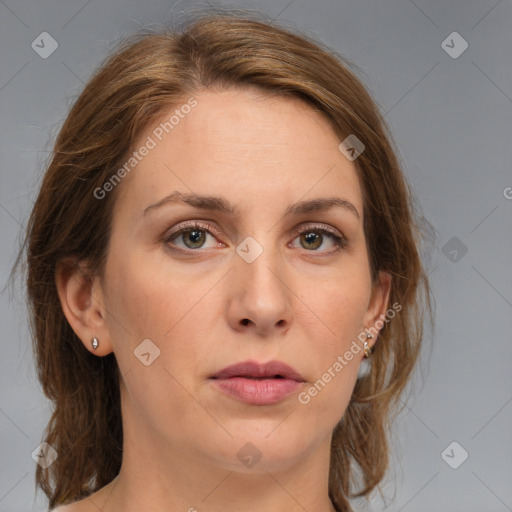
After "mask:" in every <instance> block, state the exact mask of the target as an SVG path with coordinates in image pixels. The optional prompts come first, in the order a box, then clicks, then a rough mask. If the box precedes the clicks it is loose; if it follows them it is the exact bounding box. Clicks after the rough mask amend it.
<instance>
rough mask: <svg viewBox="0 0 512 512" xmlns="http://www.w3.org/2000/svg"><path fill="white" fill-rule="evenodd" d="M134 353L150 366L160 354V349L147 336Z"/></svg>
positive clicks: (145, 364)
mask: <svg viewBox="0 0 512 512" xmlns="http://www.w3.org/2000/svg"><path fill="white" fill-rule="evenodd" d="M133 353H134V354H135V357H136V358H137V359H138V360H139V361H140V362H141V363H142V364H143V365H144V366H149V365H150V364H153V362H154V361H155V359H156V358H157V357H159V356H160V349H159V348H158V347H157V346H156V345H155V344H154V343H153V342H152V341H151V340H150V339H149V338H146V339H145V340H144V341H142V342H141V343H140V344H139V345H138V346H137V348H136V349H135V350H134V351H133Z"/></svg>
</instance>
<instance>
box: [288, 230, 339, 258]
mask: <svg viewBox="0 0 512 512" xmlns="http://www.w3.org/2000/svg"><path fill="white" fill-rule="evenodd" d="M297 238H298V239H299V240H300V244H301V246H302V247H303V248H304V249H312V250H313V251H316V250H317V249H319V248H320V247H321V246H322V245H324V241H325V239H326V238H327V239H330V240H331V247H330V248H329V247H328V248H327V249H326V250H325V252H327V250H329V249H332V248H333V247H336V248H337V250H339V249H343V248H344V247H345V246H346V240H345V238H343V237H341V236H339V235H337V234H336V233H331V232H330V231H328V230H326V229H324V228H310V229H305V230H303V231H301V232H300V233H299V234H298V236H297ZM294 240H296V239H294ZM294 247H296V246H294ZM321 252H324V251H321Z"/></svg>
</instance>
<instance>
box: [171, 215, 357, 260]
mask: <svg viewBox="0 0 512 512" xmlns="http://www.w3.org/2000/svg"><path fill="white" fill-rule="evenodd" d="M194 229H197V230H200V231H206V232H208V233H209V234H210V235H212V236H219V235H220V233H219V231H218V230H217V229H216V228H215V227H214V226H212V225H211V224H208V223H204V222H199V221H193V222H190V223H188V224H186V225H182V226H181V228H180V229H179V230H177V231H173V232H172V233H170V234H168V235H166V236H165V240H164V241H165V243H166V244H170V243H171V241H172V240H174V239H176V238H178V237H179V236H180V235H182V234H183V233H186V232H187V231H192V230H194ZM309 232H315V233H320V234H322V235H328V236H329V237H331V238H332V240H334V242H335V244H336V245H337V247H336V248H335V249H331V250H329V251H317V250H308V249H303V250H304V251H306V252H310V253H315V252H318V253H326V254H327V255H332V254H334V253H337V252H339V251H341V250H343V249H346V247H347V246H348V240H347V239H346V238H345V237H344V236H340V235H339V234H338V233H337V232H336V231H334V230H332V228H329V227H327V226H325V225H312V226H307V227H306V228H304V229H300V230H296V231H295V233H294V238H293V240H295V238H297V237H298V236H300V235H302V234H304V233H309ZM172 245H174V244H172ZM169 248H170V249H171V250H172V251H175V252H180V253H182V254H191V253H195V252H202V251H204V250H205V249H201V248H199V249H182V248H181V247H176V246H174V247H169Z"/></svg>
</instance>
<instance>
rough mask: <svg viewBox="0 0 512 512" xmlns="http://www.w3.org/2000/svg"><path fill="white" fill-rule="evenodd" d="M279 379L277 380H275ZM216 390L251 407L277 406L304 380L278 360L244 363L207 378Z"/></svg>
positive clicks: (228, 367)
mask: <svg viewBox="0 0 512 512" xmlns="http://www.w3.org/2000/svg"><path fill="white" fill-rule="evenodd" d="M276 376H280V378H276ZM210 380H211V381H212V383H213V385H215V386H216V387H217V388H218V389H219V391H221V392H223V393H224V394H227V395H229V396H231V397H233V398H235V399H237V400H239V401H241V402H245V403H247V404H251V405H271V404H274V403H277V402H279V401H281V400H283V399H284V398H286V397H287V396H289V395H291V394H292V393H294V392H295V391H297V389H299V388H300V387H301V385H302V383H303V382H304V378H303V377H302V375H300V373H298V372H297V371H296V370H295V369H293V368H292V367H291V366H289V365H287V364H286V363H283V362H281V361H269V362H268V363H261V364H260V363H258V362H256V361H244V362H242V363H237V364H233V365H231V366H227V367H226V368H224V369H223V370H221V371H220V372H218V373H216V374H215V375H212V376H211V377H210Z"/></svg>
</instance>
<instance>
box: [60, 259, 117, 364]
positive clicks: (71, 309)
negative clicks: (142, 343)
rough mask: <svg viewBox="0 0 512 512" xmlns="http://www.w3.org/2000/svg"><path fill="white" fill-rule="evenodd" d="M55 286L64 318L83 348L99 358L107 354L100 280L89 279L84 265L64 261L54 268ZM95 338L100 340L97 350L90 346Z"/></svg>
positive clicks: (106, 333) (107, 333) (96, 277)
mask: <svg viewBox="0 0 512 512" xmlns="http://www.w3.org/2000/svg"><path fill="white" fill-rule="evenodd" d="M55 283H56V286H57V292H58V294H59V299H60V303H61V306H62V310H63V312H64V315H65V317H66V318H67V321H68V322H69V325H70V326H71V328H72V329H73V331H75V334H76V335H77V336H78V337H79V338H80V339H81V340H82V343H83V344H84V346H85V348H86V349H87V350H89V351H90V352H91V353H93V354H94V355H98V356H106V355H107V354H110V353H111V352H112V343H111V339H110V334H109V331H108V328H107V324H106V310H105V306H104V294H103V290H102V286H101V282H100V279H99V277H98V276H93V275H92V273H91V272H90V270H89V269H88V267H87V263H86V262H85V261H77V260H76V259H75V260H73V259H72V258H65V259H63V260H61V261H59V262H58V264H57V267H56V272H55ZM94 337H96V338H98V340H99V346H98V348H97V349H93V348H92V345H91V341H92V339H93V338H94Z"/></svg>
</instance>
